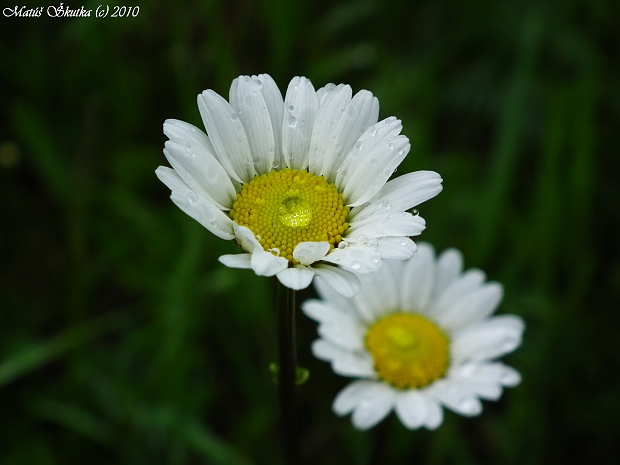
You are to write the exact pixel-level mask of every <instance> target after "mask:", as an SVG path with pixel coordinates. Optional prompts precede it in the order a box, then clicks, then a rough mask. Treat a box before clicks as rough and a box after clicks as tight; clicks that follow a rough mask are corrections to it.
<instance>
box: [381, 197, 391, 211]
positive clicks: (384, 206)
mask: <svg viewBox="0 0 620 465" xmlns="http://www.w3.org/2000/svg"><path fill="white" fill-rule="evenodd" d="M381 206H382V207H383V208H385V209H386V210H389V209H390V208H392V207H391V205H390V201H389V200H388V199H384V200H383V202H381Z"/></svg>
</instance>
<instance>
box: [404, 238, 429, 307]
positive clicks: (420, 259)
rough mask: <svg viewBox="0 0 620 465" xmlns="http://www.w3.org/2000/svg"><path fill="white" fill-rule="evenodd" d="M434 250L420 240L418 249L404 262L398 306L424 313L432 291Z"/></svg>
mask: <svg viewBox="0 0 620 465" xmlns="http://www.w3.org/2000/svg"><path fill="white" fill-rule="evenodd" d="M434 271H435V251H434V250H433V247H432V246H431V245H430V244H427V243H425V242H421V243H419V244H418V251H417V253H416V254H415V255H414V256H413V258H412V259H411V260H409V261H408V262H406V264H405V269H404V270H403V274H402V275H401V279H400V308H402V309H403V310H411V311H414V312H422V313H426V312H425V309H426V307H427V304H428V301H429V299H430V296H431V292H432V291H433V281H434V275H435V273H434Z"/></svg>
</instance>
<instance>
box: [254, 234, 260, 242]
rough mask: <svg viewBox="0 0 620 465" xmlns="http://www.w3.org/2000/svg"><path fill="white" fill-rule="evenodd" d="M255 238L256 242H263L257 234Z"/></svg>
mask: <svg viewBox="0 0 620 465" xmlns="http://www.w3.org/2000/svg"><path fill="white" fill-rule="evenodd" d="M255 237H256V240H257V241H258V242H260V240H261V237H260V234H257V235H256V236H255Z"/></svg>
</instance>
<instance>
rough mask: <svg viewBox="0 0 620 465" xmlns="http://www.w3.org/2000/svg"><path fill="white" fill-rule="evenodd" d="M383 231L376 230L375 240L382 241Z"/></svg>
mask: <svg viewBox="0 0 620 465" xmlns="http://www.w3.org/2000/svg"><path fill="white" fill-rule="evenodd" d="M383 235H384V232H383V229H377V239H383Z"/></svg>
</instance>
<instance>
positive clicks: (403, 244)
mask: <svg viewBox="0 0 620 465" xmlns="http://www.w3.org/2000/svg"><path fill="white" fill-rule="evenodd" d="M399 244H400V246H401V247H405V246H406V245H407V241H406V240H405V239H401V241H400V242H399Z"/></svg>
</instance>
